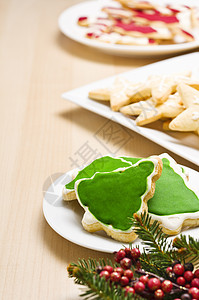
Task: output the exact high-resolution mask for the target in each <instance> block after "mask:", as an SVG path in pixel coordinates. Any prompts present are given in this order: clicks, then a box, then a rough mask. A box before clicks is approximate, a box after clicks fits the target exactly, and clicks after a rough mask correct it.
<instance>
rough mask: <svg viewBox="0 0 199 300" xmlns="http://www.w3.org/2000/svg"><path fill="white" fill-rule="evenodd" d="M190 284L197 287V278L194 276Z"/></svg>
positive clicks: (198, 281) (198, 285) (198, 284)
mask: <svg viewBox="0 0 199 300" xmlns="http://www.w3.org/2000/svg"><path fill="white" fill-rule="evenodd" d="M191 286H194V287H197V288H199V278H194V279H193V280H192V281H191Z"/></svg>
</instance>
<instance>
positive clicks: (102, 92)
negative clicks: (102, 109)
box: [88, 88, 110, 101]
mask: <svg viewBox="0 0 199 300" xmlns="http://www.w3.org/2000/svg"><path fill="white" fill-rule="evenodd" d="M88 97H89V98H90V99H93V100H99V101H110V89H109V88H103V89H95V90H92V91H90V92H89V94H88Z"/></svg>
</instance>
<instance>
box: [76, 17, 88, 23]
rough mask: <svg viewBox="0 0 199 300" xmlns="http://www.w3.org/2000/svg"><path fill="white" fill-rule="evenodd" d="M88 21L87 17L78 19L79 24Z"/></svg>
mask: <svg viewBox="0 0 199 300" xmlns="http://www.w3.org/2000/svg"><path fill="white" fill-rule="evenodd" d="M87 19H88V18H87V17H80V18H79V19H78V22H81V21H85V20H87Z"/></svg>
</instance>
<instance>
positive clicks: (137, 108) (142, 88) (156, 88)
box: [89, 71, 199, 135]
mask: <svg viewBox="0 0 199 300" xmlns="http://www.w3.org/2000/svg"><path fill="white" fill-rule="evenodd" d="M89 97H90V98H91V99H95V100H103V101H110V107H111V109H112V110H113V111H120V112H121V113H123V114H125V115H128V116H134V117H135V123H136V125H138V126H143V125H147V124H150V123H152V122H154V121H157V120H159V119H161V120H163V129H165V130H175V131H184V132H185V131H193V132H195V133H196V134H198V135H199V79H197V78H194V77H193V76H192V74H191V72H189V71H185V72H184V73H180V74H171V75H161V76H160V75H151V76H149V77H148V78H147V80H146V81H145V82H138V83H135V82H131V81H130V80H128V79H126V78H123V77H117V78H116V79H115V81H114V83H113V85H112V86H111V87H108V88H102V89H96V90H92V91H90V92H89Z"/></svg>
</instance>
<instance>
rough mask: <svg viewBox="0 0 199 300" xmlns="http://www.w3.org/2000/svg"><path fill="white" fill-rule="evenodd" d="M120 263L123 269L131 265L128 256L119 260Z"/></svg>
mask: <svg viewBox="0 0 199 300" xmlns="http://www.w3.org/2000/svg"><path fill="white" fill-rule="evenodd" d="M120 265H121V267H122V268H123V269H130V267H131V265H132V263H131V260H130V258H128V257H125V258H123V259H122V260H120Z"/></svg>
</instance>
